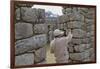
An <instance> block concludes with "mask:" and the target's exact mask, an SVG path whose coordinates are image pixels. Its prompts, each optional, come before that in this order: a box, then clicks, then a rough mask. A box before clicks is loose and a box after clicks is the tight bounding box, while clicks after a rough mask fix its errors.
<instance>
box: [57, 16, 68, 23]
mask: <svg viewBox="0 0 100 69" xmlns="http://www.w3.org/2000/svg"><path fill="white" fill-rule="evenodd" d="M57 20H58V23H63V22H67V21H69V17H68V15H62V16H59V17H58V19H57Z"/></svg>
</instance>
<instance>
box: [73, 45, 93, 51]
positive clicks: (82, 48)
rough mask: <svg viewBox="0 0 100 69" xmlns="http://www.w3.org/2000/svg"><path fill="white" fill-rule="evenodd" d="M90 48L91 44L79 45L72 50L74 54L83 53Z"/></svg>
mask: <svg viewBox="0 0 100 69" xmlns="http://www.w3.org/2000/svg"><path fill="white" fill-rule="evenodd" d="M90 47H91V44H80V45H76V46H74V49H75V51H76V52H83V51H85V50H86V49H88V48H90Z"/></svg>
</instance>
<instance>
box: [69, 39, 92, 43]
mask: <svg viewBox="0 0 100 69" xmlns="http://www.w3.org/2000/svg"><path fill="white" fill-rule="evenodd" d="M71 42H72V43H73V44H88V43H91V41H90V38H82V39H75V38H73V39H72V40H71Z"/></svg>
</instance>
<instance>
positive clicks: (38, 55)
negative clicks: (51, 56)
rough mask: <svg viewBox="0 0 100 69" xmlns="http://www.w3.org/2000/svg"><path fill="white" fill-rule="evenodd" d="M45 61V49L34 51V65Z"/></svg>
mask: <svg viewBox="0 0 100 69" xmlns="http://www.w3.org/2000/svg"><path fill="white" fill-rule="evenodd" d="M45 60H46V47H43V48H40V49H38V50H36V51H35V56H34V61H35V63H41V62H42V61H45ZM44 64H45V63H44Z"/></svg>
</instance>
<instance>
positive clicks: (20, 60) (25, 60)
mask: <svg viewBox="0 0 100 69" xmlns="http://www.w3.org/2000/svg"><path fill="white" fill-rule="evenodd" d="M32 64H34V54H33V53H26V54H22V55H19V56H16V57H15V65H16V66H19V65H32Z"/></svg>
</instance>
